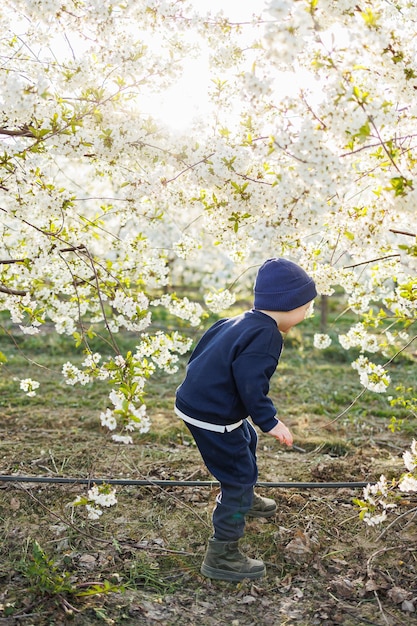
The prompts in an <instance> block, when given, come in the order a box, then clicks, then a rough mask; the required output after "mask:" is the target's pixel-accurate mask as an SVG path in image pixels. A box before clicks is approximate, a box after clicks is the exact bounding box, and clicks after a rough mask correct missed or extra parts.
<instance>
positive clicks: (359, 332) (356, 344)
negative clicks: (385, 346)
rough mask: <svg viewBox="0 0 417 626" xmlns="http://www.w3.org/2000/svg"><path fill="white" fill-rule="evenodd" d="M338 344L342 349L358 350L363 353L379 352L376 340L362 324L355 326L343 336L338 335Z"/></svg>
mask: <svg viewBox="0 0 417 626" xmlns="http://www.w3.org/2000/svg"><path fill="white" fill-rule="evenodd" d="M339 342H340V345H341V346H342V348H344V349H345V350H349V348H360V349H361V350H363V351H365V352H377V351H378V350H379V342H378V338H377V337H376V336H375V335H371V334H370V333H368V332H367V330H366V329H365V326H364V325H363V324H362V323H358V324H355V325H354V326H352V328H350V329H349V331H348V332H347V333H346V334H344V335H339Z"/></svg>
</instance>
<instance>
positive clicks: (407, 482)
mask: <svg viewBox="0 0 417 626" xmlns="http://www.w3.org/2000/svg"><path fill="white" fill-rule="evenodd" d="M403 459H404V465H405V467H406V469H407V470H408V472H407V473H406V474H403V475H402V476H401V478H400V482H399V484H398V488H399V490H400V491H405V492H411V491H413V492H414V491H417V441H416V440H415V439H413V442H412V444H411V449H410V450H406V451H405V452H404V454H403Z"/></svg>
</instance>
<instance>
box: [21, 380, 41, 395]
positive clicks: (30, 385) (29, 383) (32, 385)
mask: <svg viewBox="0 0 417 626" xmlns="http://www.w3.org/2000/svg"><path fill="white" fill-rule="evenodd" d="M39 387H40V383H39V382H38V381H37V380H32V379H31V378H23V379H22V380H21V381H20V389H21V390H22V391H24V392H25V394H26V395H27V396H28V397H29V398H33V396H36V389H39Z"/></svg>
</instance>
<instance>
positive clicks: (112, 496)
mask: <svg viewBox="0 0 417 626" xmlns="http://www.w3.org/2000/svg"><path fill="white" fill-rule="evenodd" d="M115 504H117V498H116V491H115V489H112V488H111V487H110V485H106V484H103V485H94V486H93V487H91V488H90V489H89V490H88V492H87V496H77V498H76V499H75V500H74V501H73V502H71V503H70V506H72V507H74V506H83V505H84V506H85V507H86V510H87V517H88V519H90V520H97V519H99V518H100V517H101V515H103V510H102V508H101V507H104V508H109V507H111V506H114V505H115Z"/></svg>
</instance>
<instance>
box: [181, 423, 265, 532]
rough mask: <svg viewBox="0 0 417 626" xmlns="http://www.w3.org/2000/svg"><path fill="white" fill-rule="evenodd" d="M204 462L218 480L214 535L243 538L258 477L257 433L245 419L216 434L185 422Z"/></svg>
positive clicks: (214, 512)
mask: <svg viewBox="0 0 417 626" xmlns="http://www.w3.org/2000/svg"><path fill="white" fill-rule="evenodd" d="M185 424H186V425H187V427H188V428H189V430H190V432H191V434H192V436H193V437H194V440H195V442H196V444H197V447H198V449H199V451H200V454H201V456H202V458H203V461H204V463H205V465H206V467H207V469H208V470H209V471H210V473H211V474H212V475H213V476H214V477H215V478H216V479H217V480H218V481H219V483H220V488H221V491H220V494H219V495H218V496H217V498H216V507H215V509H214V511H213V526H214V537H215V538H216V539H219V540H221V541H235V540H236V539H239V538H240V537H242V535H243V532H244V529H245V515H246V513H247V512H248V511H249V509H250V508H251V505H252V500H253V488H254V486H255V484H256V481H257V479H258V467H257V464H256V445H257V440H258V437H257V434H256V431H255V429H254V427H253V426H252V424H250V423H249V422H248V421H247V420H243V423H242V425H241V426H239V428H236V429H235V430H232V431H231V432H224V433H216V432H213V431H210V430H205V429H203V428H198V427H196V426H193V425H192V424H188V423H187V422H185Z"/></svg>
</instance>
